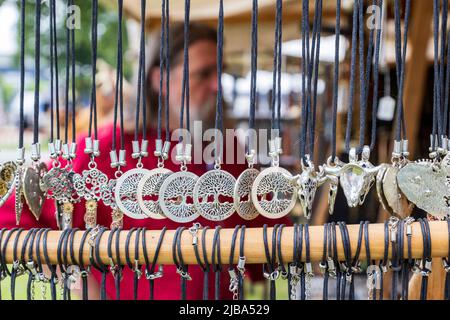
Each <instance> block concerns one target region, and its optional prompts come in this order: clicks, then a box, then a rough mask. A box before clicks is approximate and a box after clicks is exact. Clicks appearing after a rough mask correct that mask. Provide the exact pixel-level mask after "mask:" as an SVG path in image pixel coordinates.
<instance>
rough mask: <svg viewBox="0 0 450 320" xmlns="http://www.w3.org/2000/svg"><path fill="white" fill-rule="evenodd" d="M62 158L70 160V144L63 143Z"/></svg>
mask: <svg viewBox="0 0 450 320" xmlns="http://www.w3.org/2000/svg"><path fill="white" fill-rule="evenodd" d="M62 158H63V159H64V160H69V159H70V156H69V145H68V144H67V143H63V145H62Z"/></svg>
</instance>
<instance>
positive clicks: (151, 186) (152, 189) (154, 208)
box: [137, 167, 173, 220]
mask: <svg viewBox="0 0 450 320" xmlns="http://www.w3.org/2000/svg"><path fill="white" fill-rule="evenodd" d="M172 173H173V172H172V171H170V170H169V169H165V168H163V167H161V168H156V169H153V170H150V171H149V172H148V173H147V174H145V175H144V176H143V177H142V179H141V181H140V182H139V184H138V187H137V200H138V204H139V207H140V208H141V210H142V211H143V212H144V213H145V214H146V215H147V216H148V217H150V218H152V219H157V220H161V219H165V218H166V217H165V216H164V214H163V211H162V210H161V207H160V206H159V202H158V198H159V190H160V189H161V185H162V184H163V182H164V181H165V180H166V179H167V177H169V176H170V175H171V174H172Z"/></svg>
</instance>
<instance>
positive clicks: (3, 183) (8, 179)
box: [0, 161, 17, 207]
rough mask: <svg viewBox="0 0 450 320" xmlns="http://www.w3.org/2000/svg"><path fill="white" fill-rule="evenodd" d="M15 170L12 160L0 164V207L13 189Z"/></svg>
mask: <svg viewBox="0 0 450 320" xmlns="http://www.w3.org/2000/svg"><path fill="white" fill-rule="evenodd" d="M16 172H17V165H16V164H15V163H14V162H12V161H9V162H6V163H4V164H2V165H0V207H1V206H2V205H3V204H5V202H6V200H8V198H9V197H10V196H11V194H12V192H13V190H14V185H15V180H16V175H17V174H16Z"/></svg>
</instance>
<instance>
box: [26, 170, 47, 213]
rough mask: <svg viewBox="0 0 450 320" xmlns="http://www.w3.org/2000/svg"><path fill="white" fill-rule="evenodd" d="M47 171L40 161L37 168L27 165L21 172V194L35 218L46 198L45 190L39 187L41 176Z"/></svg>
mask: <svg viewBox="0 0 450 320" xmlns="http://www.w3.org/2000/svg"><path fill="white" fill-rule="evenodd" d="M46 172H47V166H46V165H45V163H43V162H41V163H39V165H38V166H37V168H34V167H29V168H26V169H25V172H24V174H23V187H22V188H23V189H22V190H23V195H24V197H25V201H26V202H27V205H28V208H29V209H30V211H31V213H32V214H33V215H34V216H35V218H36V219H37V220H39V217H40V216H41V211H42V206H43V205H44V201H45V198H46V195H45V192H44V191H43V190H42V189H41V184H40V181H41V178H42V177H43V176H44V174H45V173H46Z"/></svg>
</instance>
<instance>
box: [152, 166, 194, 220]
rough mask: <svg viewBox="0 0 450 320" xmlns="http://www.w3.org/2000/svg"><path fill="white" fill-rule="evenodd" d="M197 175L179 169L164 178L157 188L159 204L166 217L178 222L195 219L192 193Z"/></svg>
mask: <svg viewBox="0 0 450 320" xmlns="http://www.w3.org/2000/svg"><path fill="white" fill-rule="evenodd" d="M197 180H198V176H197V175H196V174H194V173H192V172H188V171H179V172H176V173H173V174H171V175H170V176H169V177H167V179H166V180H164V182H163V184H162V185H161V189H160V190H159V200H158V201H159V206H160V207H161V210H162V212H163V214H164V216H166V217H167V218H169V219H170V220H172V221H175V222H179V223H187V222H191V221H194V220H195V219H197V218H198V217H199V216H200V214H199V213H198V212H197V210H196V209H195V205H194V199H193V195H194V194H193V193H194V188H195V183H196V182H197Z"/></svg>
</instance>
